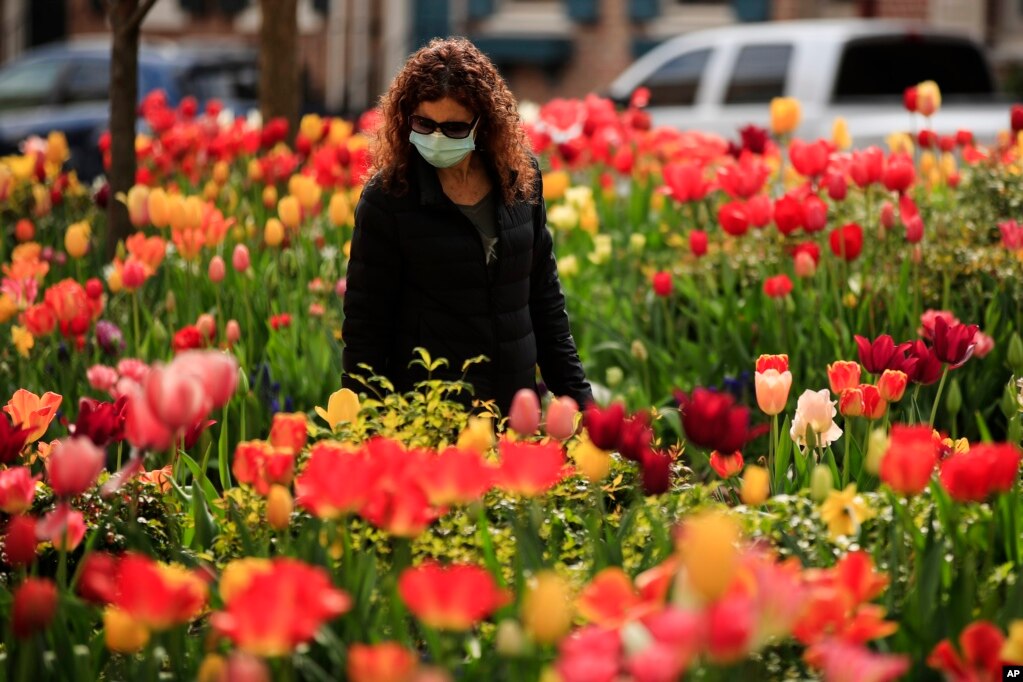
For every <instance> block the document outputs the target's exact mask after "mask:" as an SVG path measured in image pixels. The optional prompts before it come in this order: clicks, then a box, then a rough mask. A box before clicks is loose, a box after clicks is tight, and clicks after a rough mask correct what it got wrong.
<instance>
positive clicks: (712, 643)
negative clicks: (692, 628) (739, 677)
mask: <svg viewBox="0 0 1023 682" xmlns="http://www.w3.org/2000/svg"><path fill="white" fill-rule="evenodd" d="M755 612H756V609H755V607H754V605H753V600H752V599H751V598H750V597H749V596H746V595H744V594H742V593H741V592H739V591H736V592H735V593H734V594H730V595H728V596H725V597H724V598H722V599H720V600H718V601H716V602H714V603H713V604H711V605H710V606H709V607H708V608H707V611H706V625H705V627H706V633H707V635H706V637H707V640H706V642H707V655H708V657H709V658H710V659H711V660H712V661H714V662H715V663H733V662H735V661H738V660H741V659H742V658H745V657H746V655H747V654H748V653H749V650H750V647H751V646H752V644H753V635H754V632H755V630H756V621H755V619H754V613H755Z"/></svg>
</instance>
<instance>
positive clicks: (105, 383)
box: [85, 365, 117, 393]
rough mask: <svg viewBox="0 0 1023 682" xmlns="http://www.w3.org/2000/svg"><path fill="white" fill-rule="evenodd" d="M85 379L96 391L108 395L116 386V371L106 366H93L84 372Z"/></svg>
mask: <svg viewBox="0 0 1023 682" xmlns="http://www.w3.org/2000/svg"><path fill="white" fill-rule="evenodd" d="M85 378H86V379H88V380H89V385H90V386H92V387H93V388H94V389H96V390H97V391H104V392H105V393H109V392H110V391H112V390H113V388H114V386H116V385H117V370H116V369H114V368H113V367H108V366H106V365H93V366H92V367H90V368H89V369H87V370H86V371H85Z"/></svg>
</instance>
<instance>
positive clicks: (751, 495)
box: [739, 464, 771, 505]
mask: <svg viewBox="0 0 1023 682" xmlns="http://www.w3.org/2000/svg"><path fill="white" fill-rule="evenodd" d="M739 496H740V497H741V498H742V502H743V504H748V505H757V504H763V502H764V501H765V500H767V498H768V497H770V496H771V478H770V474H768V473H767V469H765V468H763V467H759V466H756V465H752V464H751V465H749V466H747V467H746V471H745V472H744V473H743V476H742V489H741V490H740V492H739Z"/></svg>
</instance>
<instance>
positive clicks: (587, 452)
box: [572, 438, 611, 483]
mask: <svg viewBox="0 0 1023 682" xmlns="http://www.w3.org/2000/svg"><path fill="white" fill-rule="evenodd" d="M572 459H573V460H574V461H575V468H576V469H578V470H579V473H581V474H582V475H583V478H585V479H586V480H587V481H589V482H590V483H599V482H600V481H603V480H604V479H605V478H607V475H608V474H609V473H610V472H611V455H609V454H608V453H607V451H605V450H601V449H600V448H598V447H597V446H596V445H594V444H593V443H591V442H590V440H589V439H588V438H584V439H583V440H580V441H579V442H578V443H576V445H575V447H574V448H572Z"/></svg>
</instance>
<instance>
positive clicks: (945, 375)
mask: <svg viewBox="0 0 1023 682" xmlns="http://www.w3.org/2000/svg"><path fill="white" fill-rule="evenodd" d="M947 379H948V365H945V369H943V370H942V371H941V381H940V382H939V383H938V394H937V395H936V396H934V405H932V406H931V419H930V421H928V422H927V423H928V424H929V425H930V427H931V428H932V429H933V428H934V418H935V417H937V416H938V405H939V404H941V393H942V391H944V390H945V381H946V380H947Z"/></svg>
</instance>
